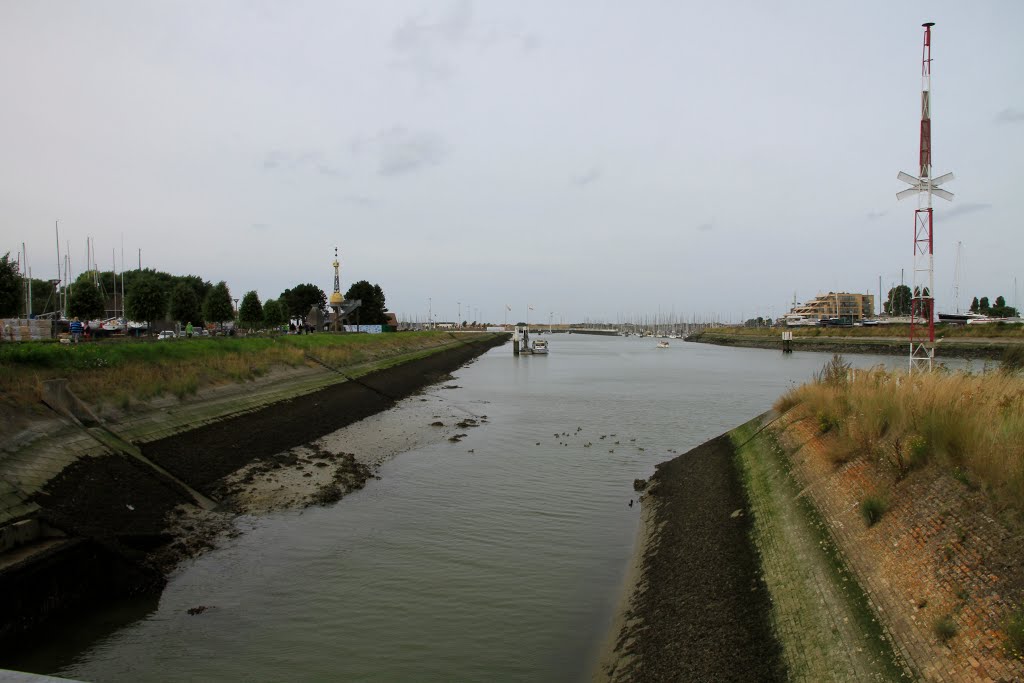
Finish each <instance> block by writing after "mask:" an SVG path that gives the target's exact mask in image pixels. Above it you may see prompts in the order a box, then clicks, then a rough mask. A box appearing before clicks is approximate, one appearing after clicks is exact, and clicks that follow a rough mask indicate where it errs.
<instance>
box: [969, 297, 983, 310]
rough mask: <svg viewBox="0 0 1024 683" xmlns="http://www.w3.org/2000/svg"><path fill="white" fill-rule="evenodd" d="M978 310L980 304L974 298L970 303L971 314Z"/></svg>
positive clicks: (976, 298)
mask: <svg viewBox="0 0 1024 683" xmlns="http://www.w3.org/2000/svg"><path fill="white" fill-rule="evenodd" d="M980 308H981V303H979V302H978V297H974V300H973V301H972V302H971V313H977V312H978V309H980Z"/></svg>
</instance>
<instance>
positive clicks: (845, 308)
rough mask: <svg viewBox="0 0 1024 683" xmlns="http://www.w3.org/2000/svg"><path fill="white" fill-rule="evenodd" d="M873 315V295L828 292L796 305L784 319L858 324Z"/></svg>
mask: <svg viewBox="0 0 1024 683" xmlns="http://www.w3.org/2000/svg"><path fill="white" fill-rule="evenodd" d="M874 315H875V295H874V294H854V293H851V292H829V293H828V294H819V295H818V296H816V297H815V298H813V299H811V300H809V301H806V302H804V303H802V304H796V305H795V306H793V309H792V310H791V311H790V312H789V313H787V314H786V315H785V316H784V318H786V319H790V318H798V317H799V318H802V319H804V320H808V319H810V320H829V319H831V318H839V319H841V320H848V321H850V322H860V321H861V320H864V319H865V318H873V317H874Z"/></svg>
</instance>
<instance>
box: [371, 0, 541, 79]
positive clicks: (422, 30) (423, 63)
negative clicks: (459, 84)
mask: <svg viewBox="0 0 1024 683" xmlns="http://www.w3.org/2000/svg"><path fill="white" fill-rule="evenodd" d="M473 19H474V10H473V3H472V1H471V0H456V2H453V3H452V4H451V5H449V7H448V9H447V10H445V11H444V12H442V13H441V14H440V16H437V17H436V18H428V17H427V16H425V15H419V16H416V17H412V18H409V19H406V20H405V21H404V22H402V24H401V25H400V26H399V27H398V28H397V29H395V32H394V34H393V35H392V37H391V47H392V48H393V49H394V51H395V52H396V54H397V55H398V59H397V60H396V61H395V62H394V66H396V67H398V68H401V69H406V70H408V71H411V72H412V73H414V74H416V75H417V76H418V77H419V78H420V79H421V80H422V81H425V82H427V81H441V80H444V79H446V78H448V77H449V76H451V75H452V74H454V73H455V71H456V70H455V68H454V67H453V66H452V64H451V57H452V54H451V53H452V51H454V50H456V49H458V48H460V47H463V46H465V45H473V46H476V47H479V48H487V47H491V46H494V45H498V44H500V43H511V44H514V45H518V46H520V47H521V49H522V50H523V51H524V52H532V51H533V50H536V49H537V48H538V47H539V46H540V45H541V40H540V38H539V37H538V36H536V35H534V34H532V33H528V32H525V31H520V30H516V29H510V28H507V27H500V26H490V27H486V28H478V27H476V26H475V25H474V21H473Z"/></svg>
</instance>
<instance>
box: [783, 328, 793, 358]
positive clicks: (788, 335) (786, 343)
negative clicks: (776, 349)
mask: <svg viewBox="0 0 1024 683" xmlns="http://www.w3.org/2000/svg"><path fill="white" fill-rule="evenodd" d="M782 352H783V353H793V333H792V332H790V331H788V330H787V331H786V332H783V333H782Z"/></svg>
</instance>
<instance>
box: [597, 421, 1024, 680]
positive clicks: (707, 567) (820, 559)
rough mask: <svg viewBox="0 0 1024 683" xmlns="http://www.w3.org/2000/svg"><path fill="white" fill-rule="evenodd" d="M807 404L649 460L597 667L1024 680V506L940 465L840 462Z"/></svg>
mask: <svg viewBox="0 0 1024 683" xmlns="http://www.w3.org/2000/svg"><path fill="white" fill-rule="evenodd" d="M804 418H805V416H804V415H802V414H800V413H799V411H798V409H794V410H791V411H789V412H788V413H786V414H784V415H782V416H771V415H766V416H762V417H761V418H758V419H756V420H753V421H751V422H750V423H748V424H746V425H743V426H742V427H740V428H737V429H736V430H733V431H732V432H730V433H729V434H728V435H723V436H721V437H718V438H717V439H714V440H712V441H710V442H708V443H706V444H704V445H702V446H700V447H698V448H696V449H694V450H692V451H690V452H688V453H686V454H684V455H681V456H679V457H677V458H675V459H674V460H671V461H669V462H666V463H663V464H662V465H659V466H658V468H657V470H656V472H655V474H654V475H653V476H652V477H651V479H650V480H649V482H647V483H646V488H647V492H646V493H645V494H644V495H643V496H642V498H641V501H642V505H643V519H644V529H643V531H642V533H641V534H640V539H641V541H640V542H641V546H640V547H639V548H638V549H637V553H638V555H637V558H638V559H637V562H636V571H635V572H634V574H633V575H632V576H631V578H630V579H629V585H628V586H627V599H626V602H625V607H624V609H623V613H622V614H621V615H620V618H619V621H618V625H617V627H616V634H615V639H614V641H613V644H612V645H611V646H610V647H609V652H608V653H607V654H606V656H605V657H604V658H603V660H602V662H601V667H600V671H599V673H598V674H597V676H596V678H598V679H600V680H612V681H626V680H794V681H808V682H810V681H871V680H877V681H885V680H907V679H910V680H915V679H916V680H926V681H942V682H948V683H954V682H961V681H963V682H966V681H1007V682H1009V681H1024V661H1022V660H1021V659H1020V652H1019V650H1018V651H1017V652H1016V653H1014V652H1013V650H1012V648H1013V641H1012V638H1011V637H1010V636H1009V634H1008V633H1007V627H1008V625H1009V624H1011V623H1012V621H1011V620H1013V619H1014V618H1016V619H1024V616H1022V615H1024V613H1022V612H1021V609H1022V605H1024V563H1022V562H1021V558H1022V557H1024V537H1022V535H1021V533H1020V523H1019V520H1014V519H1013V518H1012V517H1011V516H1010V515H1009V514H1008V513H1007V511H1006V510H1005V509H1000V508H998V507H997V506H996V505H994V504H993V502H992V501H991V500H990V499H989V498H988V497H987V495H986V494H985V493H983V492H981V491H979V490H976V489H975V488H972V487H971V486H970V485H969V484H965V483H964V482H963V481H961V480H958V479H957V478H955V477H953V476H951V475H950V474H948V473H946V472H943V471H941V470H940V469H938V468H935V467H930V466H928V467H923V468H921V469H919V470H915V471H912V472H911V473H910V474H908V475H907V476H905V477H904V478H902V479H897V478H896V477H895V476H894V475H893V473H891V472H887V471H886V469H885V468H884V467H883V466H881V465H879V464H878V463H877V462H876V461H874V460H872V459H870V458H868V457H860V458H854V459H852V460H846V461H838V460H836V459H835V458H834V457H833V455H832V453H833V451H834V449H832V448H831V442H830V440H829V438H830V437H829V435H827V434H821V433H820V432H819V431H818V430H817V429H816V428H815V424H814V421H813V420H807V419H804ZM638 485H639V486H641V487H642V486H643V485H644V483H643V482H640V483H639V484H638ZM881 492H886V493H885V497H886V500H887V503H888V508H887V510H886V511H885V513H884V514H883V515H882V516H881V518H880V519H879V520H878V521H877V523H874V524H873V525H869V524H868V523H867V522H866V521H865V519H864V517H863V516H862V512H861V504H862V503H863V502H864V500H865V498H867V497H869V496H877V495H880V494H881ZM1018 628H1020V627H1019V626H1018Z"/></svg>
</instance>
